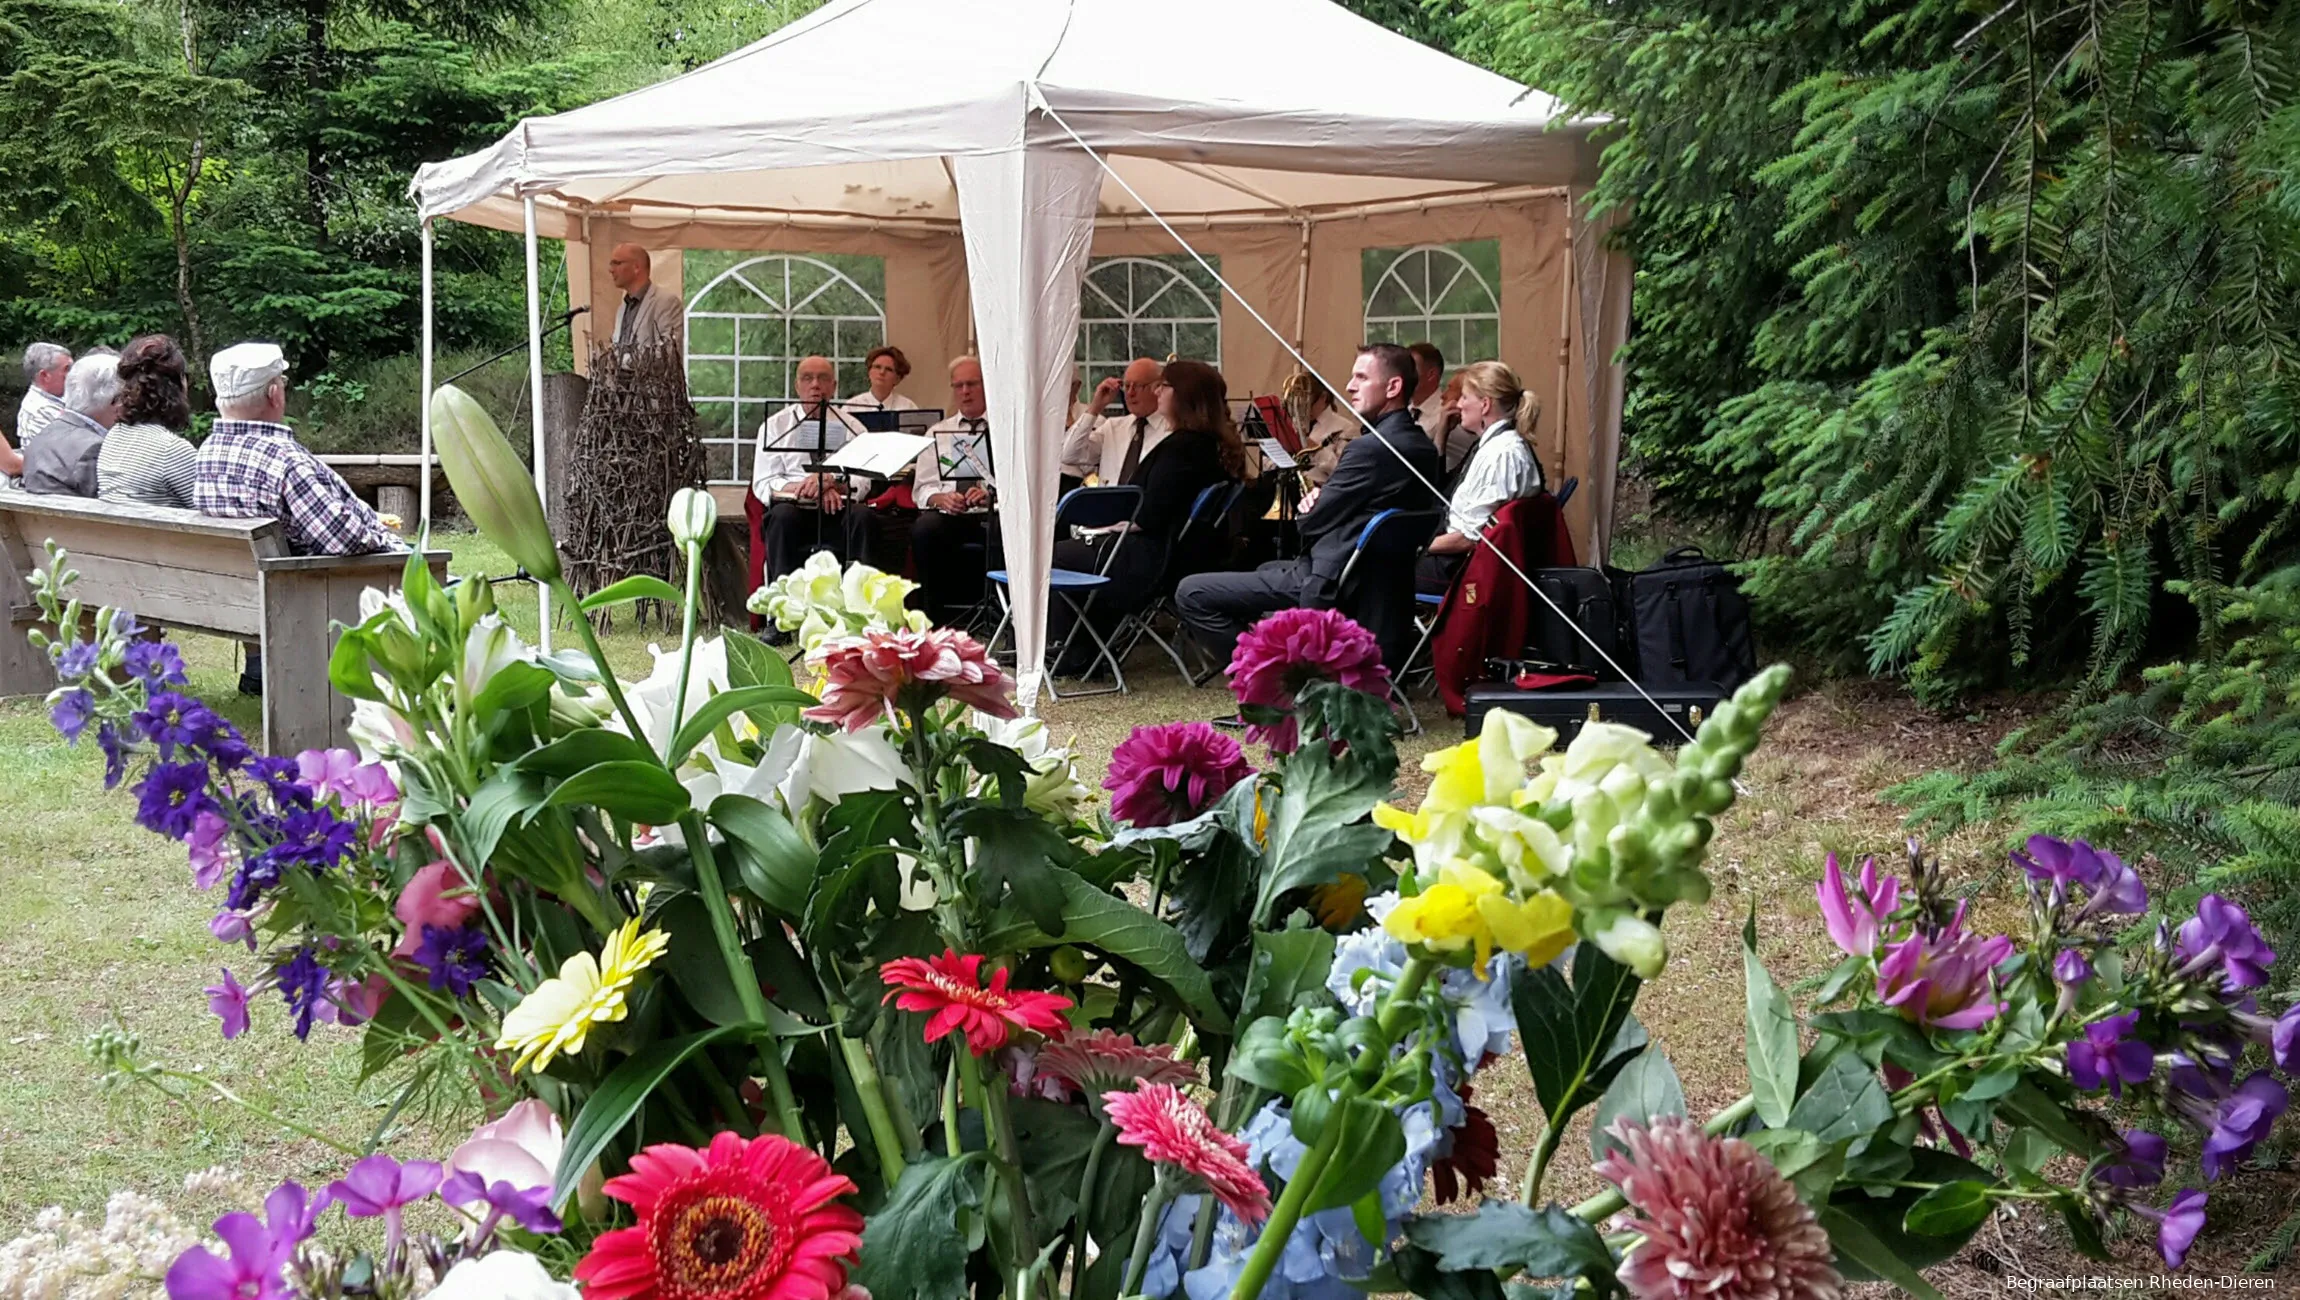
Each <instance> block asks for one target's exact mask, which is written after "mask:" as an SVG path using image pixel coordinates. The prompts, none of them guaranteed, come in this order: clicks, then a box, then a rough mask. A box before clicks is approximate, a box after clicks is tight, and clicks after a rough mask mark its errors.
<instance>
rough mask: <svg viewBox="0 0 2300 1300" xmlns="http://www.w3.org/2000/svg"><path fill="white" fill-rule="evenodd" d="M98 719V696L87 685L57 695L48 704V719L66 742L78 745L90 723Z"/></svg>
mask: <svg viewBox="0 0 2300 1300" xmlns="http://www.w3.org/2000/svg"><path fill="white" fill-rule="evenodd" d="M95 719H96V697H95V696H93V695H91V694H89V693H88V688H87V687H85V686H81V687H75V688H73V689H72V690H69V691H66V692H64V693H63V694H62V695H59V696H57V697H56V702H55V703H54V704H51V705H49V706H48V721H49V722H51V723H53V724H54V725H55V727H56V734H57V735H59V736H62V737H63V738H64V739H65V741H66V742H68V743H70V744H74V745H77V744H79V743H80V736H81V734H82V733H84V732H86V731H87V730H88V724H89V723H91V722H93V721H95Z"/></svg>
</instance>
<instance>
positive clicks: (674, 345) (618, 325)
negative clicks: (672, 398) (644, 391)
mask: <svg viewBox="0 0 2300 1300" xmlns="http://www.w3.org/2000/svg"><path fill="white" fill-rule="evenodd" d="M653 271H654V260H653V259H652V258H650V257H649V256H648V254H647V250H646V249H644V248H641V247H639V246H638V245H637V244H617V245H616V246H615V251H614V252H612V253H609V254H608V255H607V278H608V279H610V280H612V281H614V282H615V287H616V288H618V289H621V290H622V291H623V296H622V298H621V299H620V300H619V301H618V302H617V303H616V304H615V335H614V340H615V350H616V351H617V352H620V353H623V354H624V355H626V356H628V355H629V354H630V353H631V351H632V350H633V349H635V348H647V347H653V346H654V345H655V344H657V343H668V344H669V345H670V347H671V352H672V354H673V355H674V356H676V355H678V354H679V353H680V352H682V351H683V350H684V348H685V345H686V338H687V313H686V306H685V304H683V303H681V302H680V301H679V295H678V294H675V293H671V292H668V291H666V290H664V289H663V288H661V287H660V286H658V285H657V284H656V283H655V282H654V279H653ZM592 319H594V320H596V319H598V318H597V317H593V318H592Z"/></svg>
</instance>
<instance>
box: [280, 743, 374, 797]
mask: <svg viewBox="0 0 2300 1300" xmlns="http://www.w3.org/2000/svg"><path fill="white" fill-rule="evenodd" d="M295 766H296V772H297V774H298V775H300V776H301V777H302V779H303V783H304V784H305V785H308V786H310V787H311V788H312V792H313V793H315V794H320V795H330V794H333V795H342V796H344V797H345V798H346V799H349V798H350V795H349V794H348V793H347V791H348V789H349V787H350V785H351V774H352V772H353V771H354V770H355V769H357V768H358V767H359V755H358V754H357V753H356V752H354V751H352V750H348V749H307V750H305V751H304V752H302V753H300V754H298V755H296V756H295Z"/></svg>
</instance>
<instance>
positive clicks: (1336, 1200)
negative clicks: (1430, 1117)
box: [1302, 1085, 1406, 1245]
mask: <svg viewBox="0 0 2300 1300" xmlns="http://www.w3.org/2000/svg"><path fill="white" fill-rule="evenodd" d="M1313 1086H1320V1087H1322V1086H1323V1085H1313ZM1327 1122H1328V1123H1331V1124H1340V1125H1341V1126H1342V1140H1341V1145H1340V1146H1338V1147H1336V1148H1335V1149H1334V1155H1333V1158H1332V1159H1331V1160H1328V1161H1327V1162H1326V1167H1325V1168H1324V1169H1323V1170H1321V1171H1319V1174H1318V1181H1317V1183H1316V1184H1315V1185H1314V1186H1312V1187H1311V1188H1310V1199H1309V1201H1308V1203H1307V1204H1305V1205H1304V1206H1303V1207H1302V1212H1303V1213H1304V1214H1315V1213H1317V1212H1318V1211H1320V1210H1330V1209H1333V1208H1334V1207H1336V1206H1340V1205H1348V1204H1350V1203H1351V1202H1353V1201H1355V1200H1357V1199H1358V1198H1359V1197H1361V1196H1364V1195H1365V1194H1366V1193H1367V1192H1370V1191H1373V1190H1375V1189H1376V1188H1378V1187H1380V1186H1381V1184H1382V1175H1384V1174H1386V1173H1388V1172H1389V1171H1390V1169H1391V1167H1393V1166H1394V1165H1396V1164H1397V1162H1398V1161H1400V1160H1403V1159H1405V1158H1406V1131H1405V1126H1404V1125H1402V1124H1400V1123H1399V1122H1398V1117H1397V1112H1395V1111H1393V1110H1391V1109H1390V1108H1389V1107H1387V1106H1384V1105H1382V1104H1381V1103H1379V1102H1377V1101H1374V1100H1372V1099H1370V1098H1366V1097H1350V1096H1345V1097H1343V1098H1342V1099H1341V1100H1339V1101H1337V1102H1336V1103H1335V1104H1334V1111H1333V1116H1332V1118H1331V1119H1329V1120H1328V1121H1327ZM1375 1244H1376V1245H1380V1244H1382V1243H1379V1242H1377V1243H1375Z"/></svg>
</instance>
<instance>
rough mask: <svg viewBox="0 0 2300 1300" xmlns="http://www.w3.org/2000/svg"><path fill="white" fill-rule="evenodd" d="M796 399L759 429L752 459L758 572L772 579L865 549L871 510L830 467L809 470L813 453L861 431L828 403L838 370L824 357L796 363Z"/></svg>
mask: <svg viewBox="0 0 2300 1300" xmlns="http://www.w3.org/2000/svg"><path fill="white" fill-rule="evenodd" d="M795 379H796V382H795V384H794V387H795V388H796V389H797V391H798V400H797V401H795V402H793V403H791V404H790V405H789V406H786V407H784V408H783V409H782V410H780V411H777V412H775V413H774V414H773V415H772V416H770V417H768V418H767V420H766V422H765V423H763V424H761V425H760V426H759V438H758V443H757V445H756V447H755V448H754V449H753V453H754V454H753V456H752V460H751V495H752V496H754V497H756V498H758V500H759V502H760V503H761V504H762V505H763V506H765V508H766V516H765V519H764V522H763V523H762V524H761V526H760V530H759V531H760V536H761V538H762V539H763V540H764V542H765V545H766V557H765V558H766V564H765V569H764V577H765V580H766V581H769V582H772V581H774V580H775V579H777V578H780V577H782V576H783V575H784V574H786V573H789V572H790V571H791V570H793V569H796V568H798V567H799V566H800V565H802V564H804V563H806V560H807V557H808V556H809V555H812V554H814V552H815V551H817V550H826V551H829V552H830V553H831V554H833V555H835V556H837V557H838V558H839V561H840V562H841V563H845V562H847V561H849V560H858V559H864V558H867V557H868V556H869V554H870V543H871V520H870V507H869V506H866V505H864V504H863V503H862V500H861V499H860V497H858V496H857V495H856V494H855V490H854V489H855V486H856V485H855V484H853V483H852V482H850V481H849V480H848V479H847V477H846V476H845V475H844V474H841V473H839V472H838V471H836V470H828V471H810V470H809V468H808V466H809V465H810V464H811V463H812V462H813V461H814V459H815V454H816V452H817V451H818V450H820V451H821V452H822V453H824V454H826V455H827V454H829V453H830V452H834V451H837V450H838V449H839V448H841V447H843V446H845V445H846V443H847V439H849V438H854V437H860V436H861V435H862V432H863V428H862V426H861V425H860V424H857V423H855V421H854V418H853V417H851V416H849V415H848V414H847V413H846V412H844V411H842V410H840V409H838V405H837V403H836V402H834V401H833V400H832V394H833V393H834V392H835V391H836V389H835V387H834V385H836V384H837V383H838V372H837V371H836V370H835V369H833V368H832V366H831V363H830V360H829V358H827V357H806V358H804V359H802V360H801V361H800V362H799V367H798V372H797V375H796V376H795Z"/></svg>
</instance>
